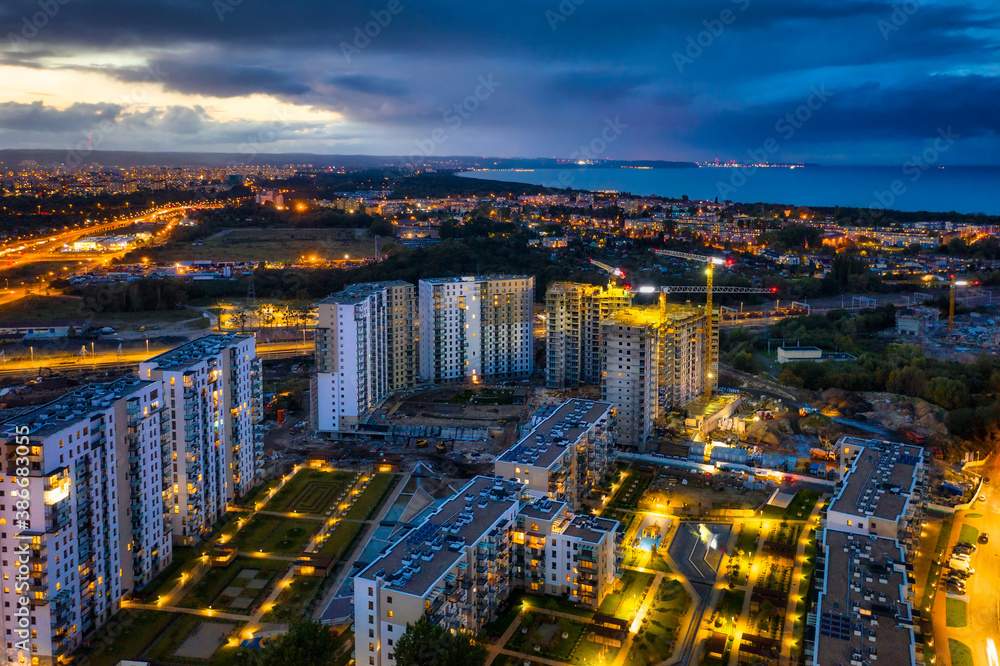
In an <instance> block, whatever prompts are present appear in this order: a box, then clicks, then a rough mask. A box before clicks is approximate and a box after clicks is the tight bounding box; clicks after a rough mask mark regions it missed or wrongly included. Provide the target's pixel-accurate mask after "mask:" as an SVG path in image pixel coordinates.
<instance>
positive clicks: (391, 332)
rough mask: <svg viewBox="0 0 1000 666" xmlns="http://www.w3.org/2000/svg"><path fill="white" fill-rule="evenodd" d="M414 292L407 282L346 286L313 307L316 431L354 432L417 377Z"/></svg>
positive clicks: (314, 411) (314, 414)
mask: <svg viewBox="0 0 1000 666" xmlns="http://www.w3.org/2000/svg"><path fill="white" fill-rule="evenodd" d="M416 315H417V313H416V290H415V289H414V287H413V285H411V284H408V283H406V282H399V281H394V282H371V283H364V284H356V285H351V286H349V287H347V288H346V289H344V290H343V291H341V292H338V293H336V294H333V295H332V296H330V297H329V298H327V299H326V300H324V301H322V302H321V303H319V305H318V326H317V329H316V374H315V375H314V376H313V379H312V387H311V388H312V390H311V392H310V396H311V399H312V407H313V409H312V412H311V418H312V419H313V427H314V428H315V429H316V430H317V431H319V432H327V433H333V432H345V431H351V430H356V429H357V427H358V425H359V424H362V423H364V421H365V419H367V418H368V417H369V416H370V415H371V413H372V412H373V411H374V410H375V409H377V408H378V406H379V405H380V404H381V403H382V402H383V401H384V400H385V399H386V398H387V397H389V395H391V394H392V393H393V392H394V391H397V390H400V389H404V388H409V387H411V386H413V385H414V384H415V383H416V379H417V354H416V345H417V339H416V338H417V316H416Z"/></svg>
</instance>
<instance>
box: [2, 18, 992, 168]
mask: <svg viewBox="0 0 1000 666" xmlns="http://www.w3.org/2000/svg"><path fill="white" fill-rule="evenodd" d="M0 26H2V28H3V29H2V30H0V36H2V37H3V40H4V41H3V44H2V46H0V99H2V100H3V101H2V102H0V149H2V148H54V149H60V150H70V149H78V150H86V149H89V148H93V149H94V150H136V151H182V152H189V151H210V152H229V153H240V154H243V155H247V156H250V155H260V154H272V153H316V154H368V155H404V156H415V157H420V156H429V157H442V156H449V155H484V156H501V157H514V156H524V157H559V158H578V157H579V158H584V159H595V158H614V159H621V160H632V159H658V160H675V161H698V162H706V161H711V160H714V159H716V158H718V159H719V160H721V161H727V160H736V161H739V162H750V161H762V159H766V160H768V161H771V162H784V163H795V162H816V163H821V164H901V163H904V162H911V161H917V160H920V159H921V157H920V156H921V155H922V154H923V152H924V151H925V150H931V151H934V152H935V154H936V160H937V163H939V164H942V165H958V164H995V163H997V161H998V160H997V155H1000V140H998V130H1000V116H998V114H996V112H995V108H996V106H997V103H998V102H1000V78H998V76H1000V68H998V66H997V64H996V63H997V62H998V57H997V56H998V51H1000V47H998V43H1000V42H998V40H997V37H998V36H1000V7H997V6H996V4H995V3H992V2H989V1H988V0H960V1H959V2H954V3H946V2H943V1H941V0H911V1H910V2H904V3H895V4H894V3H892V2H890V1H889V0H855V1H851V2H832V1H827V0H812V1H809V2H793V1H792V0H721V1H720V0H714V1H713V2H711V3H703V2H694V1H693V0H684V1H682V2H678V3H671V5H670V6H669V7H666V6H663V5H662V3H658V2H653V1H652V0H625V1H624V2H616V3H610V2H606V1H605V0H551V1H544V0H538V1H532V0H511V1H509V2H505V3H490V4H488V5H483V4H477V3H457V2H445V1H443V0H425V1H422V2H413V1H412V0H375V1H374V2H371V3H361V2H330V3H308V2H292V3H279V2H274V1H273V0H268V1H257V2H243V1H242V0H214V2H209V1H206V2H203V3H197V4H189V3H182V2H180V1H179V0H152V1H151V2H147V3H143V4H142V5H141V6H137V5H135V4H134V3H125V2H123V1H121V0H107V1H102V2H100V3H99V4H96V5H91V4H89V3H87V2H85V0H51V2H45V1H44V0H43V1H39V0H7V1H5V2H2V3H0ZM942 133H943V134H942ZM942 135H944V136H948V137H954V141H953V142H951V143H949V144H948V146H947V150H940V147H939V146H936V144H935V142H940V141H941V136H942Z"/></svg>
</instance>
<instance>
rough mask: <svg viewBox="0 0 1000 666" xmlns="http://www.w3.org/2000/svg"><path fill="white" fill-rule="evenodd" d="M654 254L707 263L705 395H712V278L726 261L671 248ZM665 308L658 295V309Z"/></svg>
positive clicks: (713, 372)
mask: <svg viewBox="0 0 1000 666" xmlns="http://www.w3.org/2000/svg"><path fill="white" fill-rule="evenodd" d="M656 254H657V255H658V256H661V257H674V258H676V259H687V260H688V261H697V262H701V263H703V264H708V267H707V268H706V269H705V275H706V276H707V277H708V282H707V285H706V289H705V397H706V398H711V397H712V383H713V380H714V379H715V333H714V328H713V327H714V325H715V313H714V312H713V311H712V279H713V277H714V273H715V267H716V266H723V265H725V263H726V261H725V260H724V259H720V258H719V257H706V256H703V255H700V254H689V253H687V252H674V251H673V250H656ZM665 309H666V296H665V295H661V296H660V310H661V312H662V311H663V310H665Z"/></svg>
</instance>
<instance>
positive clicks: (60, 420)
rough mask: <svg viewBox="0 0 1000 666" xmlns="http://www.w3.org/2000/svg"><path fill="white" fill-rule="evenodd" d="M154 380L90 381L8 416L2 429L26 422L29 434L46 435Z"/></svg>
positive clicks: (82, 418)
mask: <svg viewBox="0 0 1000 666" xmlns="http://www.w3.org/2000/svg"><path fill="white" fill-rule="evenodd" d="M154 383H159V382H151V381H143V380H140V379H135V378H130V377H126V378H122V379H119V380H117V381H114V382H110V383H108V384H90V385H88V386H85V387H83V388H80V389H77V390H76V391H73V392H72V393H67V394H66V395H64V396H61V397H60V398H58V399H56V400H53V401H52V402H49V403H46V404H44V405H41V406H40V407H36V408H34V409H32V410H31V411H29V412H25V413H22V414H19V415H17V416H14V417H10V418H8V419H7V420H5V421H3V430H4V431H5V432H8V435H12V434H14V428H16V427H19V426H28V430H29V432H28V434H30V435H32V436H35V437H47V436H48V435H51V434H54V433H57V432H59V431H60V430H64V429H65V428H66V427H68V426H69V425H70V424H72V423H75V422H77V421H82V420H87V421H89V420H90V417H91V416H92V415H93V414H95V413H96V412H103V411H105V410H107V409H108V408H109V407H111V405H112V404H113V403H114V402H115V401H116V400H119V399H120V398H124V397H127V396H129V395H132V394H133V393H140V392H142V391H143V390H144V389H146V387H148V386H149V385H150V384H154ZM21 434H23V433H21Z"/></svg>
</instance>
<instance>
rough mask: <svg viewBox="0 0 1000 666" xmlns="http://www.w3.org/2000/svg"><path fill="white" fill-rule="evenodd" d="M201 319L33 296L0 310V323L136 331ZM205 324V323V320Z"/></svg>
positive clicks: (183, 311)
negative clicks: (60, 323) (99, 308)
mask: <svg viewBox="0 0 1000 666" xmlns="http://www.w3.org/2000/svg"><path fill="white" fill-rule="evenodd" d="M199 318H201V313H200V312H192V311H191V310H188V309H181V310H149V311H143V312H95V311H94V309H93V308H92V307H91V306H89V305H88V304H87V303H86V302H85V301H84V300H83V299H82V298H72V297H70V296H42V295H33V296H25V297H24V298H19V299H18V300H16V301H14V302H12V303H8V304H6V305H3V306H0V321H10V322H17V323H23V324H38V323H48V322H54V321H69V322H75V321H79V322H81V323H83V322H87V323H89V324H90V325H92V326H94V325H101V326H113V327H115V328H129V329H132V330H138V328H139V327H140V326H149V325H150V324H169V323H174V322H179V321H188V320H192V319H199ZM206 321H207V320H206Z"/></svg>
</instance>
